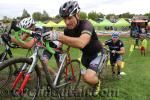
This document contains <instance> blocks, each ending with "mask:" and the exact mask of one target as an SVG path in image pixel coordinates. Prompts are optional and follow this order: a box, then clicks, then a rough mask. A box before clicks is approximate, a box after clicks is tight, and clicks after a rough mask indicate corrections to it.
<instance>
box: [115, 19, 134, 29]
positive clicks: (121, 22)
mask: <svg viewBox="0 0 150 100" xmlns="http://www.w3.org/2000/svg"><path fill="white" fill-rule="evenodd" d="M130 25H131V24H130V23H129V22H127V21H126V20H125V19H123V18H121V19H119V20H118V21H117V22H116V23H114V27H116V28H120V27H125V26H130Z"/></svg>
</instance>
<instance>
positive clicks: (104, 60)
mask: <svg viewBox="0 0 150 100" xmlns="http://www.w3.org/2000/svg"><path fill="white" fill-rule="evenodd" d="M110 52H111V51H110V50H108V49H107V48H103V53H101V59H100V63H99V66H98V71H97V76H98V77H99V79H101V81H102V83H103V79H105V78H106V75H108V61H109V58H110Z"/></svg>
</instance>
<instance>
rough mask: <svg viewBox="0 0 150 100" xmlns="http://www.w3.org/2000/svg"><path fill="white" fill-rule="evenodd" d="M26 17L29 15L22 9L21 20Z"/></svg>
mask: <svg viewBox="0 0 150 100" xmlns="http://www.w3.org/2000/svg"><path fill="white" fill-rule="evenodd" d="M26 17H30V14H29V13H28V12H27V10H25V9H23V13H22V16H21V18H26Z"/></svg>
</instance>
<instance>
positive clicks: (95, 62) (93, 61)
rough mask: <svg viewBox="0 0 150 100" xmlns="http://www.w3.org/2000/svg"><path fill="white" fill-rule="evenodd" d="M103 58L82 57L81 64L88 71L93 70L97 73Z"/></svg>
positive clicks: (94, 56)
mask: <svg viewBox="0 0 150 100" xmlns="http://www.w3.org/2000/svg"><path fill="white" fill-rule="evenodd" d="M100 59H101V56H98V55H97V54H96V55H93V56H88V55H82V59H81V62H82V64H83V65H84V66H85V67H86V68H87V69H92V70H93V71H95V72H97V68H98V66H99V63H100Z"/></svg>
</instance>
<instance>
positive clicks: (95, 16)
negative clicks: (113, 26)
mask: <svg viewBox="0 0 150 100" xmlns="http://www.w3.org/2000/svg"><path fill="white" fill-rule="evenodd" d="M98 18H100V15H99V14H98V13H96V12H94V11H92V12H90V13H88V19H92V20H97V19H98Z"/></svg>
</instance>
